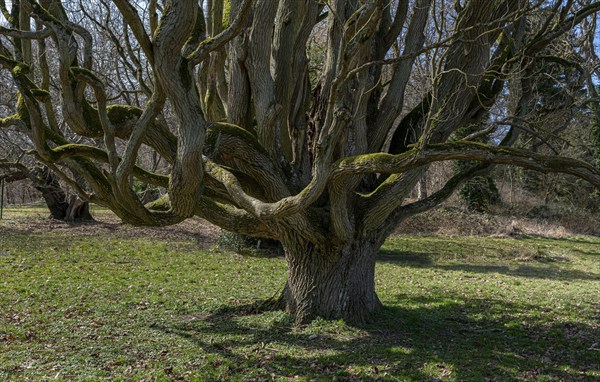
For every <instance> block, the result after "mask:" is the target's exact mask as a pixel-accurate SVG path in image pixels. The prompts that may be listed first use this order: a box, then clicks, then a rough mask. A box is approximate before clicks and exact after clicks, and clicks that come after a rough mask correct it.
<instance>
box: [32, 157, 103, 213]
mask: <svg viewBox="0 0 600 382" xmlns="http://www.w3.org/2000/svg"><path fill="white" fill-rule="evenodd" d="M31 175H32V176H31V179H32V180H33V186H34V187H35V189H36V190H38V191H39V192H41V194H42V197H43V198H44V201H45V202H46V206H48V209H49V210H50V214H51V216H52V217H53V218H54V219H58V220H66V221H81V220H93V218H92V215H91V214H90V208H89V203H88V202H85V201H82V200H81V199H79V198H77V197H76V196H72V197H71V199H70V200H69V199H68V197H67V193H66V192H65V191H64V189H63V188H62V186H61V185H60V182H59V181H58V177H57V176H56V175H55V174H54V173H52V172H51V171H50V170H49V169H48V168H47V167H40V168H37V169H35V170H34V171H33V172H32V174H31Z"/></svg>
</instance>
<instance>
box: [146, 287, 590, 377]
mask: <svg viewBox="0 0 600 382" xmlns="http://www.w3.org/2000/svg"><path fill="white" fill-rule="evenodd" d="M396 298H397V300H398V301H402V306H400V305H393V306H388V307H386V308H384V310H383V311H382V312H381V313H380V314H378V315H377V316H375V317H374V320H373V322H372V323H371V324H368V325H364V326H361V327H356V330H357V331H358V333H359V334H356V333H355V334H354V335H339V334H336V333H327V332H325V333H320V334H318V335H314V334H309V333H306V332H303V331H302V330H299V329H294V328H293V327H292V326H291V323H290V321H289V318H282V319H279V320H275V321H273V322H272V323H271V325H269V326H267V327H261V328H255V327H251V326H248V325H247V324H244V323H243V321H244V320H243V318H244V317H248V316H252V315H256V314H264V313H256V312H255V311H254V310H252V306H255V305H252V306H224V307H223V309H220V310H219V311H217V312H214V313H213V314H210V315H206V316H196V317H197V318H196V319H193V320H190V319H187V318H185V317H184V316H181V317H180V318H179V319H176V320H174V321H173V322H170V323H167V324H163V325H154V326H153V328H154V329H155V330H158V331H161V332H164V333H168V334H171V335H177V336H180V337H182V338H185V339H186V340H188V341H191V342H193V343H194V344H195V345H196V346H198V347H200V348H201V349H202V350H203V351H204V352H206V353H209V354H212V355H214V356H216V357H218V359H220V360H221V361H220V362H223V363H225V364H227V365H228V366H227V371H226V373H227V376H228V377H226V378H232V379H235V378H236V376H237V377H239V376H240V375H248V376H250V375H251V376H252V378H250V377H248V378H245V379H244V380H257V381H263V380H273V378H297V377H299V378H306V379H309V380H312V379H315V380H333V379H335V380H338V381H371V380H373V381H374V380H377V381H397V380H404V379H405V378H408V380H414V381H441V379H432V377H431V370H430V369H429V371H428V369H427V368H431V367H432V366H431V364H433V365H434V366H433V367H434V368H438V372H439V373H441V375H443V376H446V377H447V378H452V379H454V380H461V381H463V380H464V381H467V380H482V381H484V380H486V381H505V380H537V379H538V378H550V380H561V381H587V380H590V381H591V380H592V378H593V376H592V372H593V370H597V369H598V367H599V366H600V365H599V364H600V360H599V359H598V358H594V357H595V356H596V355H597V354H593V353H594V352H592V351H589V349H588V347H589V346H590V345H591V344H592V343H593V341H594V340H596V341H597V339H598V338H600V327H599V326H591V325H586V324H582V323H578V322H553V321H550V322H542V321H540V322H524V321H523V322H519V321H518V319H517V320H515V317H516V316H518V315H519V314H522V313H524V312H526V311H527V312H528V311H531V310H532V309H538V308H536V307H535V306H527V305H523V304H520V305H518V306H516V305H514V304H511V303H506V302H504V301H499V300H495V301H490V300H489V299H476V298H473V299H464V300H463V301H461V302H449V301H447V300H446V299H443V298H437V297H431V298H430V297H422V296H421V297H413V296H408V295H402V294H399V295H397V296H396ZM407 306H411V307H413V306H414V308H407ZM482 312H485V314H483V315H482V314H481V313H482ZM556 344H561V347H559V348H557V347H556ZM243 349H246V350H248V349H251V352H248V351H243ZM285 349H293V351H289V350H285ZM426 364H428V365H426ZM376 365H377V366H376ZM544 380H546V379H544Z"/></svg>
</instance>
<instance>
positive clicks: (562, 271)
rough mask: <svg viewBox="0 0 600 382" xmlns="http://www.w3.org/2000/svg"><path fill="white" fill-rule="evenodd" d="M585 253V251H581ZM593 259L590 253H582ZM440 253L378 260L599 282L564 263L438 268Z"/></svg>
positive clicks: (387, 254)
mask: <svg viewBox="0 0 600 382" xmlns="http://www.w3.org/2000/svg"><path fill="white" fill-rule="evenodd" d="M578 252H582V251H578ZM583 254H585V255H590V254H591V253H587V252H585V253H583ZM441 257H442V255H440V254H437V253H423V252H404V251H397V250H382V251H380V253H379V254H378V256H377V261H378V262H383V263H392V264H399V265H402V266H406V267H415V268H423V267H427V268H433V269H442V270H448V271H462V272H469V273H480V274H489V273H500V274H503V275H508V276H516V277H525V278H530V279H543V280H557V281H577V280H580V281H583V280H586V281H597V280H600V275H599V274H597V273H593V272H585V271H580V270H577V269H568V268H565V267H564V264H563V263H564V261H565V260H560V261H559V260H554V259H544V260H541V261H531V262H530V264H523V263H522V262H518V261H514V265H511V266H507V265H492V264H489V265H488V264H469V263H455V264H437V263H436V261H435V259H436V258H441Z"/></svg>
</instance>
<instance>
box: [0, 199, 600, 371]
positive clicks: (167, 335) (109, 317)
mask: <svg viewBox="0 0 600 382" xmlns="http://www.w3.org/2000/svg"><path fill="white" fill-rule="evenodd" d="M34 215H35V214H34ZM5 216H6V217H7V218H8V219H7V220H3V221H0V306H1V309H0V380H9V381H11V380H14V381H22V380H31V381H39V380H63V381H73V380H78V381H79V380H85V381H96V380H116V381H118V380H123V381H130V380H146V381H183V380H189V381H216V380H223V381H252V380H255V381H270V380H277V381H286V380H300V381H308V380H322V381H330V380H339V381H369V380H382V381H438V380H439V381H486V380H487V381H595V380H598V379H599V378H600V299H599V297H598V296H599V291H600V239H598V238H589V237H572V238H564V239H547V238H534V237H529V238H520V239H514V238H477V237H463V238H459V237H416V236H402V237H401V236H396V237H393V238H391V239H390V240H388V242H387V243H386V245H385V246H384V248H383V250H382V253H381V256H380V261H379V262H378V265H377V288H378V291H379V293H380V297H381V299H382V301H383V303H384V304H385V306H386V308H385V310H384V311H383V312H382V313H381V314H379V315H378V316H377V317H375V320H374V322H373V323H371V324H369V325H366V326H362V327H353V326H349V325H346V324H345V323H344V322H341V321H326V320H317V321H315V322H313V323H312V324H311V325H309V326H307V327H304V328H293V327H292V326H291V322H290V320H289V317H287V316H286V315H285V314H284V313H283V312H278V311H275V312H258V310H257V309H256V307H257V305H259V304H260V301H261V300H264V299H267V298H269V297H271V296H273V295H275V294H276V293H277V292H278V291H279V290H280V288H281V287H282V285H283V283H284V280H285V272H286V271H285V262H284V260H283V259H281V258H271V259H266V258H257V257H241V256H239V255H236V254H232V253H217V252H215V251H210V250H207V245H208V243H210V237H211V232H212V233H214V228H211V227H209V226H206V225H205V224H202V223H201V222H200V221H195V220H193V221H190V222H188V223H186V224H187V225H182V226H179V227H175V228H170V229H172V230H173V231H169V229H167V230H166V231H164V230H163V231H161V230H154V229H139V230H138V229H133V228H131V227H127V226H122V225H119V224H118V223H117V222H115V221H114V218H112V217H110V216H109V215H108V214H107V215H106V216H100V217H99V220H101V222H100V223H98V224H94V225H89V224H88V225H64V223H59V222H55V221H51V220H47V219H45V218H42V217H38V218H37V219H35V220H33V221H32V220H31V216H32V214H31V213H29V214H28V215H27V214H22V215H19V216H17V214H15V213H13V212H12V211H8V214H7V215H5ZM111 219H113V220H111ZM203 230H204V231H203ZM211 230H212V231H211ZM161 232H162V233H161ZM199 242H200V244H201V246H202V248H201V247H199Z"/></svg>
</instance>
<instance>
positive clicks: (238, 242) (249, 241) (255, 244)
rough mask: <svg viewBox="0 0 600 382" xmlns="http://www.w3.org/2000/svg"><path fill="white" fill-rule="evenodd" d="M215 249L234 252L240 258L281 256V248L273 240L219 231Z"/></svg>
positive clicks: (279, 244) (278, 243)
mask: <svg viewBox="0 0 600 382" xmlns="http://www.w3.org/2000/svg"><path fill="white" fill-rule="evenodd" d="M216 247H217V249H218V250H221V251H231V252H236V253H238V254H240V255H242V256H261V257H273V256H281V255H283V247H282V245H281V243H280V242H278V241H277V240H274V239H266V238H257V237H251V236H246V235H242V234H239V233H235V232H229V231H225V230H221V234H220V235H219V237H217V240H216Z"/></svg>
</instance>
